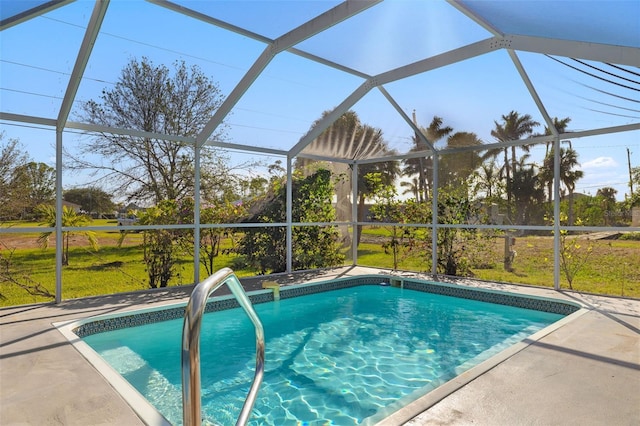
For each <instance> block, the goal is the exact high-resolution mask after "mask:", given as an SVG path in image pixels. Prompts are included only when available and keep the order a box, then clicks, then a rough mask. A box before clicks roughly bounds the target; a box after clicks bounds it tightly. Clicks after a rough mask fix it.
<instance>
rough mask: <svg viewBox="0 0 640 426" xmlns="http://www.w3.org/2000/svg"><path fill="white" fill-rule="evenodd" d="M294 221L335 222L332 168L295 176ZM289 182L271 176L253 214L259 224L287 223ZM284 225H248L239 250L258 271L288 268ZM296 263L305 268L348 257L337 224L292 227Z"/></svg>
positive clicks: (270, 271)
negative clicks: (258, 207) (254, 226)
mask: <svg viewBox="0 0 640 426" xmlns="http://www.w3.org/2000/svg"><path fill="white" fill-rule="evenodd" d="M292 192H293V204H292V221H293V222H299V223H305V222H306V223H309V222H320V223H326V222H332V221H335V215H336V213H335V207H334V206H333V204H332V197H333V194H334V190H333V182H332V180H331V172H330V171H329V170H325V169H320V170H318V171H316V172H315V173H313V174H312V175H310V176H307V177H303V176H301V175H300V174H298V173H296V174H295V175H294V176H293V186H292ZM286 193H287V186H286V183H285V182H283V181H282V180H277V181H272V182H271V188H270V191H269V193H268V194H267V195H266V196H265V197H264V198H263V201H262V207H261V208H260V209H258V211H257V212H256V213H255V214H254V215H253V216H252V217H251V218H250V219H249V220H250V221H251V222H259V223H284V222H286V220H287V217H286V212H287V209H286V201H287V196H286ZM286 232H287V230H286V227H284V226H270V227H257V228H247V229H245V233H244V237H243V238H242V240H241V241H240V244H239V248H238V252H239V253H240V254H241V255H243V257H244V259H245V261H246V262H247V264H248V265H250V266H251V267H252V268H254V269H256V270H257V271H259V273H260V274H267V273H276V272H284V271H285V270H286V267H287V259H286ZM292 240H293V241H292V249H293V253H292V267H293V269H294V270H306V269H314V268H323V267H330V266H338V265H341V264H342V263H343V262H344V254H342V253H341V251H340V248H341V245H340V233H339V231H338V227H337V226H334V225H327V226H323V225H309V226H302V225H301V226H294V227H293V230H292Z"/></svg>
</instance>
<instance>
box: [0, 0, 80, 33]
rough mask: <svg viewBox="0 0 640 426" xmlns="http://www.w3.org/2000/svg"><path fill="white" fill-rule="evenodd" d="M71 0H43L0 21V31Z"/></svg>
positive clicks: (71, 0)
mask: <svg viewBox="0 0 640 426" xmlns="http://www.w3.org/2000/svg"><path fill="white" fill-rule="evenodd" d="M73 1H74V0H51V1H47V2H43V4H41V5H38V6H36V7H33V8H31V9H29V10H26V11H24V12H22V13H18V14H17V15H13V16H10V17H8V18H6V19H3V20H2V21H0V31H4V30H6V29H7V28H11V27H13V26H14V25H18V24H21V23H22V22H25V21H28V20H29V19H32V18H35V17H37V16H40V15H43V14H45V13H48V12H51V11H52V10H54V9H57V8H59V7H61V6H64V5H65V4H69V3H71V2H73Z"/></svg>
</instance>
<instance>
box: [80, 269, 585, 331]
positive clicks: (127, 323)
mask: <svg viewBox="0 0 640 426" xmlns="http://www.w3.org/2000/svg"><path fill="white" fill-rule="evenodd" d="M362 285H393V286H398V287H402V288H405V289H410V290H416V291H422V292H426V293H433V294H439V295H443V296H451V297H458V298H463V299H471V300H477V301H482V302H489V303H496V304H500V305H508V306H514V307H518V308H525V309H533V310H537V311H543V312H549V313H555V314H561V315H570V314H572V313H574V312H576V311H578V310H579V309H580V306H579V305H578V304H576V303H572V302H568V301H561V300H556V299H549V298H542V297H535V296H529V295H527V296H521V295H517V294H513V293H508V292H502V291H496V290H486V289H478V288H469V287H464V286H460V285H456V284H449V283H441V282H434V281H424V280H417V279H409V278H402V277H397V276H386V275H363V276H359V277H355V278H353V277H351V278H339V279H334V280H331V281H326V282H318V283H309V284H300V285H292V286H285V287H282V288H281V289H280V298H281V299H290V298H293V297H300V296H305V295H308V294H314V293H322V292H326V291H332V290H338V289H342V288H349V287H357V286H362ZM248 297H249V299H250V300H251V303H253V304H254V305H255V304H260V303H266V302H272V301H273V300H274V298H273V292H272V291H270V290H259V291H256V292H252V293H251V294H248ZM239 306H240V305H239V304H238V302H237V300H236V299H235V298H233V297H232V296H225V297H222V298H213V299H212V300H211V301H209V302H208V303H207V306H206V308H205V312H216V311H224V310H227V309H233V308H237V307H239ZM185 307H186V306H185V305H183V306H177V307H176V306H174V307H168V308H162V309H154V310H149V311H145V312H136V313H132V314H129V315H123V316H115V317H108V318H95V319H91V318H89V319H88V320H87V322H84V323H83V324H80V325H78V327H76V328H74V329H73V332H74V333H75V334H76V335H77V336H78V337H80V338H83V337H86V336H89V335H92V334H96V333H102V332H105V331H112V330H118V329H122V328H128V327H135V326H139V325H144V324H151V323H155V322H160V321H168V320H174V319H178V318H183V317H184V312H185Z"/></svg>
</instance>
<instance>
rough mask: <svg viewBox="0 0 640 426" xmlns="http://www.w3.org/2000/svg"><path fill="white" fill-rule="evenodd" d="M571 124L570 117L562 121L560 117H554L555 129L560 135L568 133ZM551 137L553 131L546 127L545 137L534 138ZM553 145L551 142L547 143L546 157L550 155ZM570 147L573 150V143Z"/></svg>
mask: <svg viewBox="0 0 640 426" xmlns="http://www.w3.org/2000/svg"><path fill="white" fill-rule="evenodd" d="M570 122H571V118H569V117H565V118H563V119H562V120H560V119H559V118H558V117H553V127H555V128H556V130H557V131H558V133H560V134H562V133H566V131H567V126H568V125H569V123H570ZM551 135H552V133H551V129H549V127H547V126H544V135H541V134H535V135H533V136H551ZM552 143H553V142H552V141H550V140H549V141H547V142H546V148H545V152H544V155H545V157H546V156H547V155H548V154H549V147H550V146H551V145H552ZM569 147H570V148H571V141H569Z"/></svg>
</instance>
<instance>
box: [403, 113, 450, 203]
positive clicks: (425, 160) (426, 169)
mask: <svg viewBox="0 0 640 426" xmlns="http://www.w3.org/2000/svg"><path fill="white" fill-rule="evenodd" d="M414 121H415V117H414ZM442 123H443V120H442V118H441V117H438V116H434V117H433V119H432V120H431V123H430V124H429V127H427V128H426V129H425V128H420V131H421V132H422V134H423V135H425V137H426V139H427V140H428V141H429V142H431V144H432V145H435V143H436V142H437V141H439V140H440V139H442V138H444V137H445V136H448V135H449V134H450V133H451V132H452V131H453V128H451V127H449V126H446V127H442ZM416 125H417V124H416ZM413 144H414V146H413V148H411V150H410V151H409V152H422V151H426V150H427V149H428V147H427V145H426V144H425V143H424V141H423V139H422V138H421V137H419V136H418V135H417V134H416V135H414V136H413ZM432 171H433V159H432V158H431V157H417V158H408V159H406V160H404V169H403V170H402V174H403V175H405V176H408V177H411V176H415V175H418V194H419V196H418V202H422V201H427V200H428V199H429V198H430V195H429V193H430V191H431V186H432V183H433V181H432V177H433V175H432Z"/></svg>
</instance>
